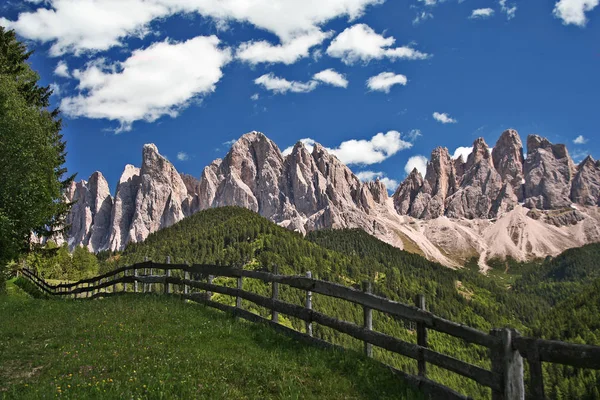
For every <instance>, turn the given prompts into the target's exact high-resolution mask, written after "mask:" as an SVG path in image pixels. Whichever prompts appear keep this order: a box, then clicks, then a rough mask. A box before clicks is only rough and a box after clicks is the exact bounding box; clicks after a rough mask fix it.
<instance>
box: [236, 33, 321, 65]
mask: <svg viewBox="0 0 600 400" xmlns="http://www.w3.org/2000/svg"><path fill="white" fill-rule="evenodd" d="M331 35H332V32H321V31H320V30H315V31H313V32H310V33H307V34H306V35H303V36H298V37H295V38H293V39H291V40H289V41H287V42H284V43H282V44H280V45H272V44H271V43H269V42H267V41H264V40H261V41H256V42H245V43H242V44H241V45H240V46H239V47H238V49H237V52H236V57H237V58H238V59H239V60H242V61H245V62H247V63H249V64H252V65H256V64H260V63H283V64H293V63H295V62H296V61H298V60H299V59H300V58H304V57H308V55H309V53H310V49H311V48H312V47H314V46H316V45H318V44H321V43H322V42H323V41H324V40H325V39H327V38H329V37H331Z"/></svg>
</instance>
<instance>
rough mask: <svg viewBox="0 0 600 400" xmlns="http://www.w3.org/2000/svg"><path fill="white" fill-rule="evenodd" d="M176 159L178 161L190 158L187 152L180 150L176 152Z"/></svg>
mask: <svg viewBox="0 0 600 400" xmlns="http://www.w3.org/2000/svg"><path fill="white" fill-rule="evenodd" d="M177 159H178V160H179V161H187V160H189V159H190V156H188V154H187V153H185V152H183V151H180V152H179V153H177Z"/></svg>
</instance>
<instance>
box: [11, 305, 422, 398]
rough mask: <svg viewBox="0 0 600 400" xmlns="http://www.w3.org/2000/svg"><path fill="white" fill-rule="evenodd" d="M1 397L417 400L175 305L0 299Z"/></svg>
mask: <svg viewBox="0 0 600 400" xmlns="http://www.w3.org/2000/svg"><path fill="white" fill-rule="evenodd" d="M0 320H1V321H3V322H2V324H0V365H2V368H0V396H1V397H2V398H3V399H19V400H21V399H39V398H46V397H48V396H50V397H55V396H57V397H61V398H67V399H102V398H104V399H116V398H121V399H122V398H153V399H192V398H194V399H211V400H212V399H232V398H235V399H240V398H246V399H280V398H303V399H304V398H306V399H323V398H327V399H406V400H410V399H420V398H421V395H420V394H419V393H417V392H415V391H413V390H412V389H409V388H408V387H407V386H406V385H405V384H403V382H402V380H400V379H399V378H397V377H395V376H394V375H393V374H392V373H391V372H390V371H389V370H387V369H386V368H384V367H382V366H381V365H379V364H377V363H375V362H372V361H371V360H368V359H366V358H364V357H360V356H358V355H356V354H352V353H342V352H338V351H331V350H323V349H318V348H315V347H313V346H309V345H304V344H301V343H298V342H296V341H294V340H292V339H289V338H287V337H285V336H282V335H280V334H277V333H275V332H274V331H273V330H271V329H269V328H267V327H264V326H259V325H256V324H251V323H245V322H241V321H238V320H236V319H234V318H231V317H229V316H227V315H225V314H223V313H221V312H219V311H214V310H212V309H208V308H204V307H201V306H198V305H195V304H187V303H184V302H182V301H181V300H178V299H175V298H165V297H158V296H156V297H155V296H143V297H142V296H121V297H118V298H110V299H104V300H101V301H81V302H74V301H55V300H33V299H27V298H18V297H16V296H11V297H10V298H8V299H6V298H4V299H2V300H1V301H0Z"/></svg>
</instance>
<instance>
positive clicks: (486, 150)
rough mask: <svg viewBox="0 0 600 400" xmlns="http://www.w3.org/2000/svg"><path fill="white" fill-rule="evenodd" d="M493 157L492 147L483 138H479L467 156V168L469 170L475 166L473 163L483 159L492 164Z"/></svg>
mask: <svg viewBox="0 0 600 400" xmlns="http://www.w3.org/2000/svg"><path fill="white" fill-rule="evenodd" d="M491 159H492V156H491V154H490V147H489V146H488V144H487V143H486V142H485V140H484V139H483V138H481V137H480V138H477V139H476V140H475V141H474V142H473V151H472V152H471V154H469V156H468V157H467V162H466V165H465V170H468V169H469V168H471V167H473V165H475V164H478V163H480V162H482V161H485V162H487V163H488V164H490V165H491V164H492V161H491Z"/></svg>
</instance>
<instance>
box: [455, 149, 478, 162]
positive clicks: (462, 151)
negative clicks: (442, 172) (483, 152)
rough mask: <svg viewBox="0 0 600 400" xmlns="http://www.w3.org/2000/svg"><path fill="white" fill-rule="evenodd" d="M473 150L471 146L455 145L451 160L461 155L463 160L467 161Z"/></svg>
mask: <svg viewBox="0 0 600 400" xmlns="http://www.w3.org/2000/svg"><path fill="white" fill-rule="evenodd" d="M472 152H473V146H471V147H457V148H456V150H454V154H453V155H452V159H453V160H457V159H458V158H459V157H462V159H463V161H467V158H469V155H470V154H471V153H472Z"/></svg>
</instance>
